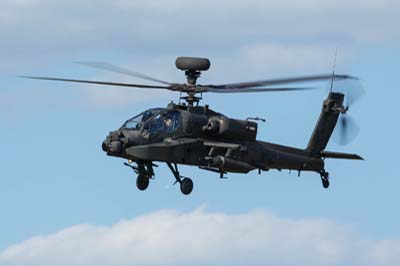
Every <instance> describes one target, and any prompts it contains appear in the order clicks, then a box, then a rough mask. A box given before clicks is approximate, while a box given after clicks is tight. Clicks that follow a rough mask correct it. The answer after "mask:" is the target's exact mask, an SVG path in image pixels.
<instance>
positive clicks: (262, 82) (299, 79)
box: [204, 74, 357, 90]
mask: <svg viewBox="0 0 400 266" xmlns="http://www.w3.org/2000/svg"><path fill="white" fill-rule="evenodd" d="M331 79H332V74H323V75H315V76H303V77H292V78H291V77H289V78H281V79H269V80H259V81H250V82H241V83H231V84H221V85H207V86H204V87H209V88H215V89H221V90H223V89H242V88H253V87H261V86H270V85H281V84H289V83H299V82H310V81H322V80H331ZM333 79H357V78H356V77H353V76H349V75H334V76H333Z"/></svg>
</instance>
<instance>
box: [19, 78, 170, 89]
mask: <svg viewBox="0 0 400 266" xmlns="http://www.w3.org/2000/svg"><path fill="white" fill-rule="evenodd" d="M21 77H22V78H28V79H39V80H52V81H64V82H75V83H87V84H97V85H107V86H120V87H134V88H148V89H167V90H174V88H173V87H172V86H153V85H142V84H131V83H117V82H105V81H93V80H81V79H64V78H52V77H35V76H21Z"/></svg>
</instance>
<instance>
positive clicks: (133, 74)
mask: <svg viewBox="0 0 400 266" xmlns="http://www.w3.org/2000/svg"><path fill="white" fill-rule="evenodd" d="M75 63H77V64H80V65H84V66H88V67H93V68H98V69H103V70H107V71H110V72H114V73H119V74H124V75H128V76H131V77H135V78H140V79H144V80H150V81H154V82H158V83H162V84H166V85H171V84H172V83H170V82H167V81H164V80H161V79H158V78H154V77H150V76H148V75H145V74H142V73H139V72H136V71H133V70H130V69H126V68H122V67H118V66H114V65H112V64H110V63H106V62H84V61H80V62H75Z"/></svg>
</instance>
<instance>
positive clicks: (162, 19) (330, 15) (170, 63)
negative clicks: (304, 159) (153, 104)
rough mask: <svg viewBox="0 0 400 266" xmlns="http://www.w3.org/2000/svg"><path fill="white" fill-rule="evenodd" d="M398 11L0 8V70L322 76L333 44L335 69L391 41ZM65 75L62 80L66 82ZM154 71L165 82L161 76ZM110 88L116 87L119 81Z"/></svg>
mask: <svg viewBox="0 0 400 266" xmlns="http://www.w3.org/2000/svg"><path fill="white" fill-rule="evenodd" d="M399 3H400V2H399V1H394V0H384V1H376V0H363V1H362V0H327V1H319V0H297V1H296V0H283V1H263V0H250V1H241V0H233V1H232V0H222V1H213V0H204V1H188V0H158V1H146V0H137V1H136V0H135V1H127V0H114V1H110V0H105V1H95V0H89V1H85V2H84V3H82V1H79V0H69V1H66V0H60V1H56V2H55V1H50V0H18V1H15V0H4V1H2V2H1V4H0V32H1V33H2V36H3V39H4V40H3V41H2V42H0V58H2V62H1V64H0V71H1V72H2V73H11V74H12V75H15V74H32V75H54V76H60V75H61V76H68V77H74V78H88V79H91V78H93V76H90V75H87V74H84V73H83V72H80V68H79V67H78V66H75V67H73V66H68V64H69V63H70V62H72V61H76V60H94V61H111V62H112V63H116V64H119V63H121V64H122V65H128V66H129V65H131V66H133V67H132V68H133V69H135V70H138V71H143V72H144V73H148V74H149V75H155V76H161V77H163V76H164V77H166V79H167V80H171V81H173V82H184V80H185V79H184V76H183V73H181V72H180V71H177V70H175V69H174V58H175V57H177V56H179V55H190V56H206V57H210V58H211V60H212V68H211V69H210V71H209V72H208V73H206V74H205V75H204V78H202V79H201V80H199V82H201V83H222V82H233V81H241V80H245V79H250V78H251V79H260V78H267V77H276V76H283V75H289V74H295V73H296V74H297V73H301V74H304V73H308V72H318V73H319V72H324V71H326V70H329V71H330V68H331V65H332V59H333V53H334V47H335V46H336V45H339V46H340V51H339V61H341V62H348V61H349V58H350V55H352V54H354V53H355V52H356V49H355V47H356V46H357V48H359V44H360V43H362V45H369V44H371V43H381V44H384V43H391V44H396V43H398V42H399V41H400V34H399V31H398V30H397V25H398V24H399V23H398V22H399V19H398V15H397V14H398V11H399V9H400V4H399ZM114 60H115V61H114ZM116 61H118V62H116ZM65 69H68V70H69V71H68V72H69V73H67V74H65ZM72 69H74V71H71V70H72ZM163 69H165V70H163ZM166 69H168V70H166ZM174 71H175V72H174ZM339 71H340V72H341V68H339ZM60 72H61V73H60ZM71 72H72V73H71ZM162 72H166V73H167V74H166V75H160V73H162ZM49 73H50V74H49ZM81 73H82V74H81ZM171 73H176V75H174V74H171ZM100 77H104V76H100ZM110 80H115V81H121V79H120V77H119V76H117V77H116V78H115V76H113V77H112V79H110ZM127 81H129V82H134V81H136V80H132V79H129V80H127ZM36 83H38V81H36ZM40 84H41V85H42V84H43V86H48V87H50V86H52V85H47V84H49V83H40ZM55 86H57V85H55ZM85 88H87V89H84V90H82V93H81V99H83V100H84V101H86V102H85V104H88V105H94V106H109V107H111V108H115V107H119V106H129V105H132V104H137V103H140V102H143V101H149V100H151V99H154V98H156V99H158V98H159V96H158V95H160V97H161V98H165V99H166V100H167V99H171V98H172V99H177V97H166V96H165V95H168V94H165V93H161V92H158V91H157V92H154V93H151V95H150V93H145V92H143V91H134V90H123V89H114V88H110V90H109V91H105V90H102V89H98V88H97V87H90V86H85ZM154 96H156V97H154Z"/></svg>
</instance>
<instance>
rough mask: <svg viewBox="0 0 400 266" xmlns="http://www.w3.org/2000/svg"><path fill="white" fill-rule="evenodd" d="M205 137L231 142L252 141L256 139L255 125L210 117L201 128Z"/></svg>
mask: <svg viewBox="0 0 400 266" xmlns="http://www.w3.org/2000/svg"><path fill="white" fill-rule="evenodd" d="M203 132H204V133H205V134H207V135H213V136H220V137H223V138H227V139H233V140H245V141H254V140H256V138H257V123H255V122H252V121H247V120H238V119H230V118H227V117H217V116H216V117H211V118H210V119H209V120H208V123H207V125H205V126H204V127H203Z"/></svg>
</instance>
